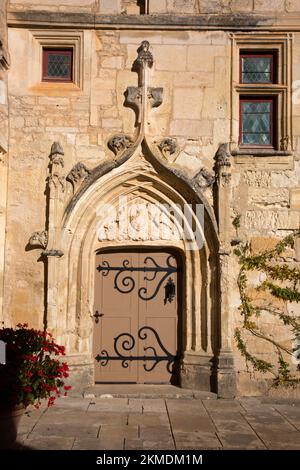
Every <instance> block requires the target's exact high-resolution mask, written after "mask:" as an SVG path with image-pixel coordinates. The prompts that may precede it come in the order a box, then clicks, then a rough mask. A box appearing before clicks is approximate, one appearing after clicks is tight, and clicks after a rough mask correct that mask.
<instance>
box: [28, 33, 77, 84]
mask: <svg viewBox="0 0 300 470" xmlns="http://www.w3.org/2000/svg"><path fill="white" fill-rule="evenodd" d="M30 32H31V34H32V36H33V38H34V41H33V51H32V52H33V54H32V57H33V60H34V61H35V62H36V63H37V64H38V66H37V67H33V71H32V72H33V83H34V84H35V85H37V84H38V85H39V86H40V87H41V88H43V87H44V88H45V89H47V88H49V86H50V87H51V86H55V88H57V87H61V88H63V89H65V90H69V89H70V90H72V91H74V90H80V89H82V87H83V80H82V78H83V31H74V30H72V31H70V30H68V31H59V30H49V31H48V30H31V31H30ZM46 48H48V49H72V57H73V69H72V81H71V82H70V81H68V82H67V81H53V82H50V81H43V51H44V49H46Z"/></svg>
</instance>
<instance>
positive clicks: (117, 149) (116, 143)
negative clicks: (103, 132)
mask: <svg viewBox="0 0 300 470" xmlns="http://www.w3.org/2000/svg"><path fill="white" fill-rule="evenodd" d="M132 146H133V140H132V139H131V138H130V137H129V136H128V135H114V136H113V137H112V138H111V139H109V141H108V147H109V148H110V150H112V151H113V152H114V154H115V155H117V156H118V155H120V154H121V153H122V152H124V150H126V149H128V148H130V147H132Z"/></svg>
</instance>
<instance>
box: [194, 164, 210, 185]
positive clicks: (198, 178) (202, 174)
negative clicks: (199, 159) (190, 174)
mask: <svg viewBox="0 0 300 470" xmlns="http://www.w3.org/2000/svg"><path fill="white" fill-rule="evenodd" d="M193 179H194V181H195V183H197V185H198V186H199V187H200V188H202V189H204V188H209V187H211V186H212V185H213V184H214V182H215V180H216V178H215V176H214V175H213V174H212V173H211V172H210V171H208V170H207V169H206V168H205V167H203V168H201V170H200V171H199V172H198V173H197V174H196V175H195V176H194V178H193Z"/></svg>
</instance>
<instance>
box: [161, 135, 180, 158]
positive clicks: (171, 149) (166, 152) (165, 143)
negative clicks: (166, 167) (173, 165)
mask: <svg viewBox="0 0 300 470" xmlns="http://www.w3.org/2000/svg"><path fill="white" fill-rule="evenodd" d="M158 148H159V150H160V151H161V153H162V155H163V156H164V157H165V158H168V157H170V156H171V155H173V154H174V153H175V152H176V150H177V142H176V140H174V139H171V138H169V137H167V138H165V139H163V140H162V141H161V142H160V143H159V144H158Z"/></svg>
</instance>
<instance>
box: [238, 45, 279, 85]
mask: <svg viewBox="0 0 300 470" xmlns="http://www.w3.org/2000/svg"><path fill="white" fill-rule="evenodd" d="M275 59H276V56H275V53H272V52H271V53H266V54H264V53H263V54H262V53H261V52H260V53H258V52H255V51H252V52H249V53H248V52H245V53H241V56H240V81H241V83H275V82H276V74H275V62H276V60H275Z"/></svg>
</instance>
